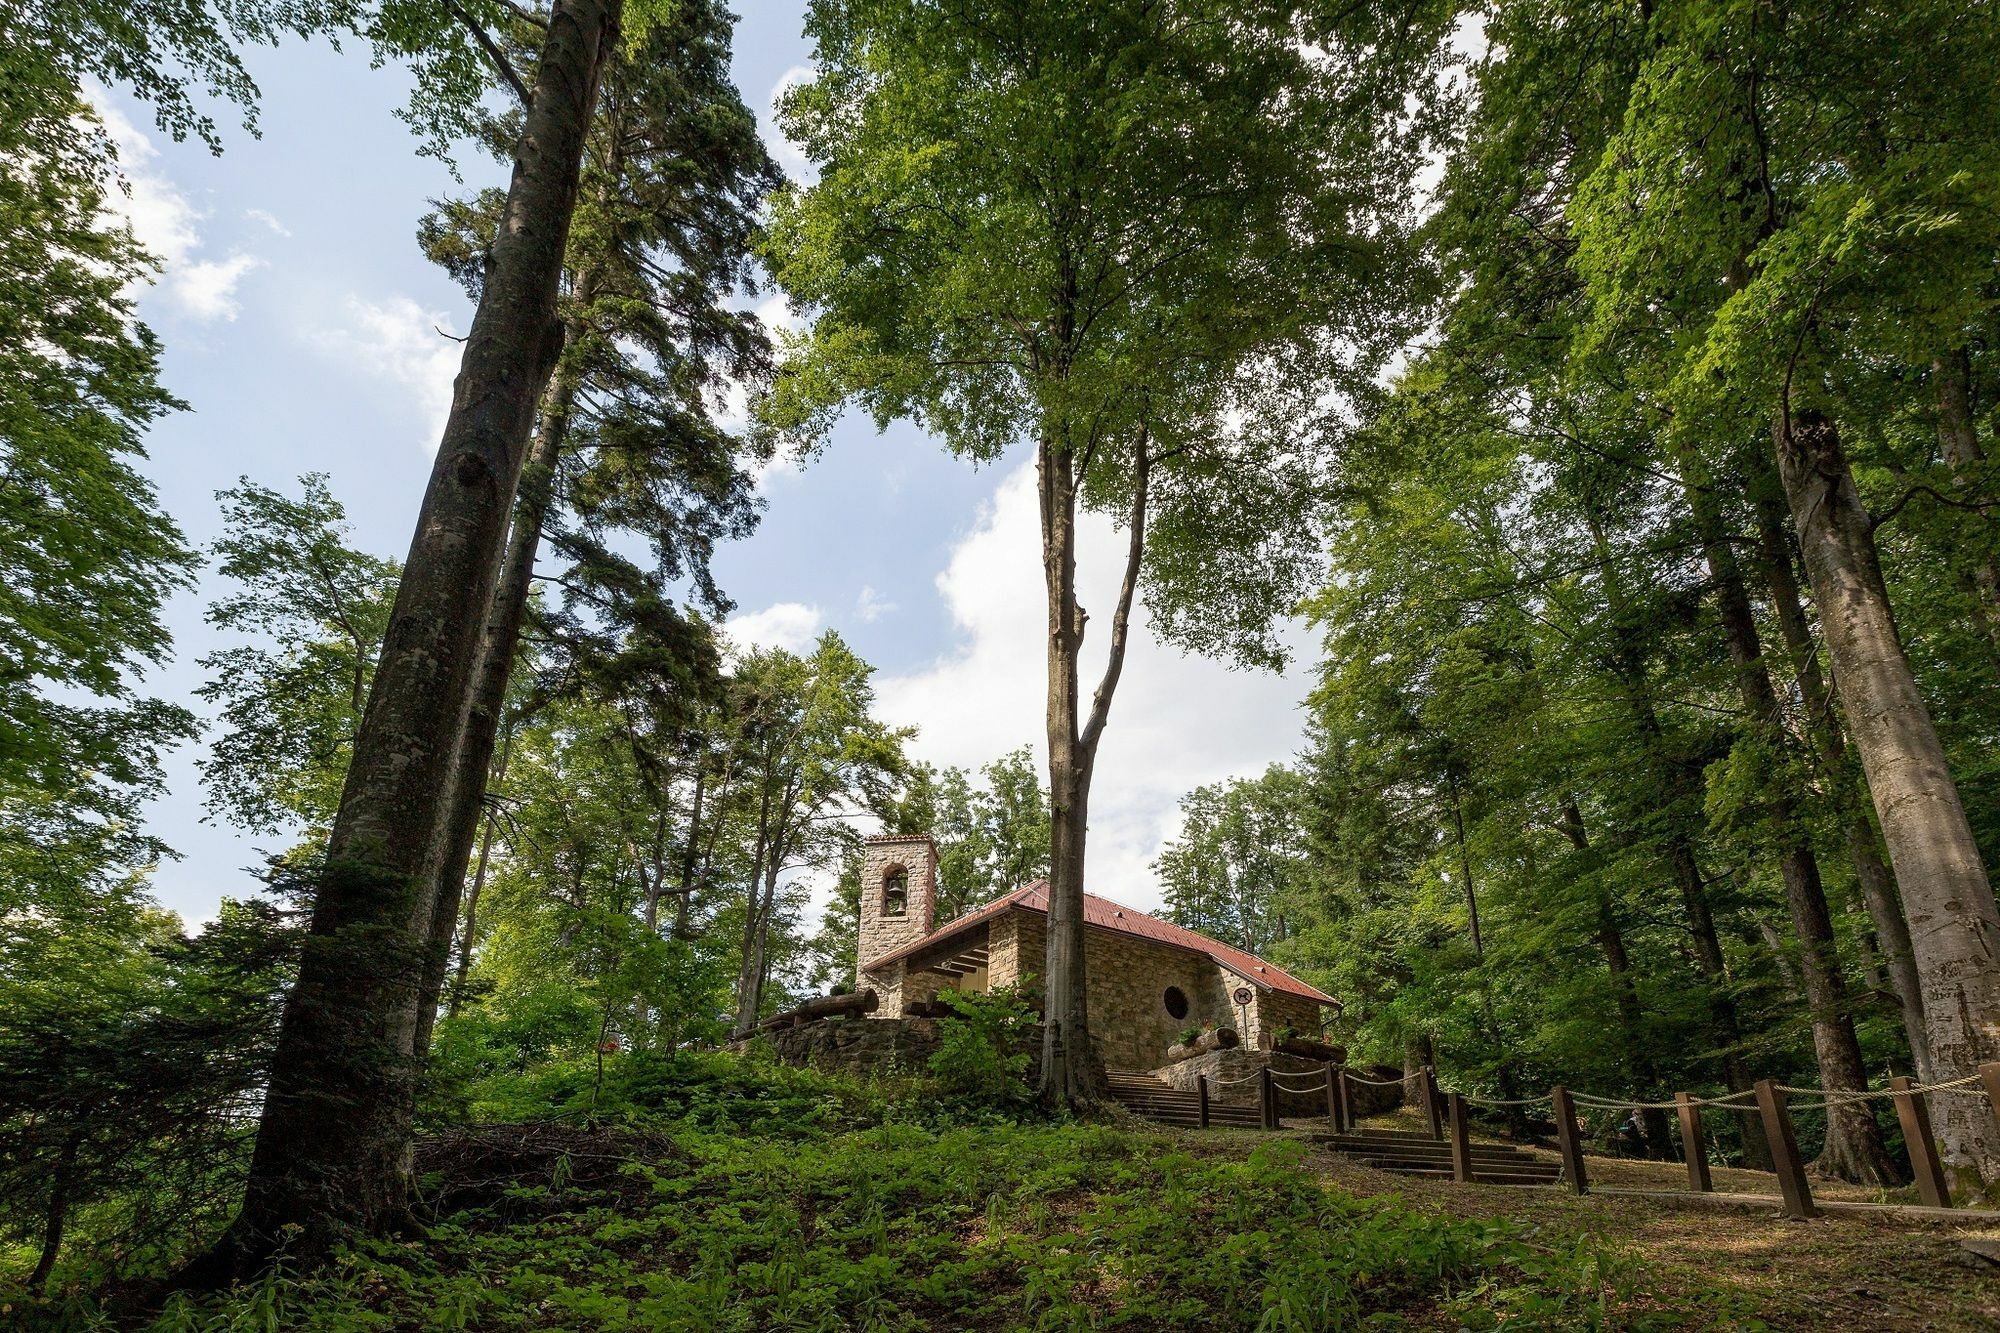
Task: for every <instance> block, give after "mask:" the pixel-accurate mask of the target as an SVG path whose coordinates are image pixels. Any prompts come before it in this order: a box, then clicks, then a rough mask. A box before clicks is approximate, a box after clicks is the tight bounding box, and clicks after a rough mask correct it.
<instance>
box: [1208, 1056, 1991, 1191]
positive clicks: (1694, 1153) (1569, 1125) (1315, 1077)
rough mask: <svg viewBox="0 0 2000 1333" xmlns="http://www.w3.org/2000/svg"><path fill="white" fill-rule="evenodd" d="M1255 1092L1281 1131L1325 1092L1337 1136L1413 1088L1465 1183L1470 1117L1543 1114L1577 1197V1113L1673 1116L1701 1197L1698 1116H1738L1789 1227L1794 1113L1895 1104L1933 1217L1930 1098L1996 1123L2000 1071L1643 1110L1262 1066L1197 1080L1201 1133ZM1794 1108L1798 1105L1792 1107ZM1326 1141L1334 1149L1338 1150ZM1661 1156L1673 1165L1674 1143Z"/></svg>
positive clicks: (1936, 1179) (1564, 1092)
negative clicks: (1376, 1095)
mask: <svg viewBox="0 0 2000 1333" xmlns="http://www.w3.org/2000/svg"><path fill="white" fill-rule="evenodd" d="M1517 1081H1518V1080H1517ZM1251 1082H1256V1083H1258V1084H1259V1085H1260V1092H1259V1096H1258V1102H1259V1105H1260V1107H1261V1116H1262V1120H1263V1124H1264V1128H1266V1129H1277V1128H1278V1127H1279V1116H1280V1111H1279V1100H1278V1095H1277V1094H1279V1093H1281V1092H1282V1093H1286V1094H1289V1095H1292V1096H1299V1095H1311V1094H1318V1093H1322V1092H1323V1093H1324V1094H1325V1096H1326V1119H1327V1121H1328V1124H1329V1126H1330V1127H1331V1128H1332V1129H1333V1130H1334V1131H1335V1132H1336V1134H1344V1133H1351V1132H1359V1131H1358V1128H1357V1126H1358V1120H1359V1118H1360V1117H1359V1112H1358V1110H1357V1108H1355V1107H1354V1106H1353V1105H1352V1104H1351V1102H1350V1100H1349V1091H1350V1089H1355V1088H1396V1089H1398V1090H1399V1091H1404V1092H1406V1091H1407V1090H1408V1089H1409V1087H1410V1085H1412V1084H1415V1086H1416V1093H1417V1096H1418V1100H1419V1102H1420V1105H1421V1108H1422V1110H1423V1113H1424V1117H1425V1119H1426V1120H1427V1121H1428V1124H1429V1136H1430V1137H1431V1138H1432V1139H1439V1140H1448V1141H1449V1142H1450V1144H1451V1148H1452V1153H1451V1156H1452V1174H1453V1178H1454V1179H1456V1180H1462V1181H1471V1180H1474V1179H1477V1176H1476V1168H1475V1165H1474V1162H1475V1159H1474V1158H1473V1156H1472V1150H1471V1147H1470V1142H1469V1138H1468V1132H1467V1131H1468V1122H1469V1120H1470V1115H1469V1112H1470V1108H1472V1107H1480V1108H1483V1109H1493V1110H1499V1109H1508V1108H1527V1107H1542V1108H1548V1109H1547V1114H1548V1115H1549V1117H1550V1119H1552V1120H1553V1121H1554V1124H1555V1134H1556V1139H1557V1144H1558V1147H1559V1149H1560V1151H1561V1159H1562V1161H1561V1167H1560V1170H1559V1172H1558V1175H1557V1179H1558V1181H1559V1182H1560V1183H1563V1184H1565V1185H1567V1186H1568V1187H1569V1188H1570V1189H1571V1190H1573V1191H1574V1192H1576V1193H1578V1194H1583V1193H1587V1192H1588V1191H1589V1188H1590V1185H1589V1180H1588V1171H1587V1168H1586V1165H1585V1154H1584V1142H1585V1136H1586V1134H1587V1133H1588V1130H1587V1126H1586V1121H1585V1117H1584V1116H1583V1115H1582V1114H1580V1112H1583V1111H1592V1112H1598V1111H1617V1112H1637V1111H1671V1112H1674V1113H1675V1114H1676V1116H1677V1117H1678V1119H1679V1122H1680V1140H1681V1143H1682V1145H1683V1146H1684V1149H1685V1152H1684V1154H1683V1155H1684V1158H1685V1161H1686V1165H1687V1173H1688V1188H1689V1189H1691V1190H1694V1191H1697V1192H1700V1193H1712V1192H1713V1191H1714V1186H1713V1184H1712V1183H1711V1181H1710V1173H1709V1162H1708V1150H1707V1148H1706V1147H1705V1142H1706V1138H1705V1135H1704V1133H1703V1131H1702V1125H1701V1113H1702V1112H1703V1111H1704V1110H1707V1109H1711V1108H1712V1109H1715V1110H1720V1111H1730V1112H1734V1113H1736V1114H1738V1115H1754V1116H1757V1117H1758V1119H1759V1120H1760V1121H1761V1123H1762V1128H1763V1139H1764V1143H1765V1147H1766V1149H1767V1150H1768V1151H1769V1153H1770V1163H1771V1167H1770V1169H1771V1170H1772V1171H1773V1172H1774V1173H1775V1175H1776V1176H1777V1181H1778V1186H1779V1190H1780V1193H1781V1194H1782V1195H1783V1209H1784V1211H1785V1212H1786V1213H1787V1214H1789V1215H1791V1216H1794V1217H1814V1216H1817V1215H1818V1208H1817V1206H1816V1205H1815V1204H1814V1202H1813V1199H1812V1191H1811V1186H1810V1184H1809V1182H1808V1180H1807V1176H1806V1165H1805V1162H1804V1160H1803V1158H1802V1155H1801V1153H1800V1151H1799V1144H1798V1140H1797V1136H1796V1134H1795V1132H1794V1129H1793V1125H1792V1116H1793V1114H1794V1113H1795V1112H1810V1111H1822V1112H1831V1111H1835V1110H1838V1109H1840V1108H1842V1107H1846V1106H1857V1105H1861V1104H1863V1103H1868V1102H1877V1101H1892V1102H1893V1103H1894V1104H1895V1111H1896V1116H1897V1119H1898V1121H1899V1122H1900V1123H1901V1128H1902V1131H1903V1139H1904V1142H1905V1143H1906V1144H1907V1145H1908V1149H1909V1154H1910V1162H1911V1167H1912V1171H1913V1174H1914V1175H1915V1177H1916V1187H1917V1193H1918V1195H1919V1197H1920V1198H1921V1199H1922V1201H1923V1203H1924V1204H1925V1205H1927V1206H1930V1207H1936V1208H1949V1207H1951V1197H1950V1191H1949V1189H1948V1187H1947V1183H1946V1180H1945V1176H1944V1171H1943V1165H1942V1162H1941V1160H1940V1158H1939V1156H1938V1152H1937V1146H1936V1143H1935V1141H1934V1139H1933V1135H1932V1130H1931V1125H1930V1122H1929V1119H1928V1117H1927V1116H1926V1115H1925V1104H1924V1102H1923V1098H1924V1097H1926V1096H1929V1095H1945V1096H1967V1097H1982V1098H1987V1099H1989V1100H1991V1101H1992V1103H1993V1105H1994V1109H1995V1113H1996V1115H2000V1064H1988V1065H1983V1066H1981V1067H1980V1070H1979V1072H1977V1073H1974V1074H1967V1075H1964V1076H1962V1077H1959V1078H1952V1079H1940V1080H1937V1081H1935V1082H1931V1083H1921V1084H1920V1083H1913V1082H1911V1081H1910V1080H1909V1079H1907V1078H1903V1077H1900V1076H1899V1077H1895V1078H1891V1079H1890V1080H1889V1086H1888V1087H1887V1088H1814V1087H1798V1086H1794V1085H1792V1084H1788V1083H1779V1082H1777V1081H1776V1080H1775V1079H1765V1080H1762V1081H1760V1082H1759V1083H1758V1084H1757V1086H1756V1087H1755V1088H1753V1089H1747V1090H1744V1091H1739V1092H1726V1093H1721V1094H1718V1095H1716V1096H1712V1097H1696V1096H1692V1095H1690V1094H1688V1093H1686V1092H1677V1093H1675V1094H1674V1097H1673V1100H1671V1101H1643V1100H1637V1099H1634V1098H1630V1097H1600V1096H1598V1095H1596V1094H1595V1093H1589V1092H1576V1091H1573V1090H1570V1089H1566V1088H1563V1087H1560V1086H1558V1087H1556V1088H1554V1089H1552V1090H1550V1091H1549V1092H1548V1093H1546V1094H1542V1095H1539V1096H1531V1097H1480V1096H1473V1095H1470V1094H1467V1093H1461V1092H1454V1091H1452V1090H1450V1089H1448V1088H1445V1087H1443V1086H1441V1085H1440V1084H1439V1083H1438V1081H1437V1074H1436V1071H1435V1070H1433V1069H1432V1068H1431V1067H1429V1066H1424V1067H1423V1068H1420V1069H1415V1070H1410V1071H1407V1072H1405V1073H1404V1074H1403V1075H1402V1077H1400V1078H1394V1079H1379V1078H1370V1077H1368V1076H1367V1075H1365V1074H1359V1073H1356V1072H1355V1071H1354V1070H1352V1069H1349V1068H1348V1067H1346V1066H1345V1065H1344V1064H1340V1063H1332V1062H1330V1063H1327V1064H1325V1065H1324V1066H1322V1067H1321V1068H1320V1069H1319V1070H1317V1071H1308V1070H1299V1069H1290V1070H1279V1069H1273V1068H1271V1067H1270V1065H1268V1064H1265V1065H1262V1066H1260V1067H1257V1068H1253V1069H1250V1070H1248V1071H1247V1072H1245V1073H1244V1074H1243V1075H1242V1076H1240V1077H1237V1078H1213V1077H1207V1078H1203V1079H1201V1080H1199V1088H1200V1108H1201V1110H1200V1123H1201V1124H1202V1125H1203V1126H1204V1127H1206V1126H1207V1125H1208V1123H1209V1118H1208V1094H1209V1090H1210V1089H1211V1088H1226V1087H1234V1086H1239V1085H1241V1084H1245V1083H1251ZM1795 1098H1796V1099H1799V1100H1793V1099H1795ZM1315 1118H1316V1117H1315ZM1620 1133H1621V1135H1623V1134H1624V1133H1625V1131H1624V1130H1623V1129H1622V1128H1621V1131H1620ZM1643 1135H1644V1137H1645V1138H1646V1139H1648V1140H1651V1139H1653V1138H1654V1134H1653V1131H1652V1130H1651V1129H1650V1128H1648V1129H1646V1130H1644V1131H1643ZM1332 1141H1333V1142H1336V1143H1338V1142H1340V1141H1341V1140H1339V1139H1335V1140H1332ZM1654 1146H1655V1147H1657V1146H1658V1145H1657V1144H1655V1145H1654ZM1666 1155H1667V1156H1668V1157H1671V1156H1672V1147H1671V1144H1670V1143H1669V1144H1668V1145H1667V1148H1666Z"/></svg>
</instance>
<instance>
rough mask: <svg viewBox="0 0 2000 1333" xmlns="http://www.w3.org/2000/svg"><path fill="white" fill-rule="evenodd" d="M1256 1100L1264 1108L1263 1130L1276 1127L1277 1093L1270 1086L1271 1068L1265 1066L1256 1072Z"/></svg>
mask: <svg viewBox="0 0 2000 1333" xmlns="http://www.w3.org/2000/svg"><path fill="white" fill-rule="evenodd" d="M1257 1093H1258V1096H1257V1100H1258V1101H1259V1102H1261V1103H1262V1104H1263V1107H1264V1128H1265V1129H1276V1128H1277V1127H1278V1093H1277V1090H1276V1089H1274V1088H1273V1087H1272V1086H1271V1066H1269V1065H1265V1066H1263V1067H1262V1068H1261V1069H1259V1070H1258V1071H1257Z"/></svg>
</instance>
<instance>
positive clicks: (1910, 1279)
mask: <svg viewBox="0 0 2000 1333" xmlns="http://www.w3.org/2000/svg"><path fill="white" fill-rule="evenodd" d="M1367 1125H1368V1126H1369V1127H1373V1128H1379V1129H1389V1128H1393V1129H1404V1130H1410V1129H1415V1128H1417V1127H1418V1126H1417V1124H1416V1117H1415V1116H1414V1115H1405V1116H1400V1117H1398V1116H1385V1117H1378V1118H1376V1119H1375V1120H1372V1121H1369V1122H1367ZM1297 1132H1299V1133H1309V1132H1310V1131H1309V1130H1307V1129H1303V1128H1302V1129H1301V1130H1300V1131H1297ZM1184 1137H1187V1138H1190V1139H1192V1140H1194V1141H1195V1142H1196V1143H1201V1144H1203V1145H1205V1147H1204V1148H1202V1149H1197V1150H1205V1151H1209V1152H1227V1153H1241V1152H1247V1151H1251V1150H1253V1149H1254V1147H1255V1145H1256V1144H1257V1143H1258V1142H1260V1141H1262V1140H1263V1139H1264V1138H1265V1137H1267V1136H1265V1135H1262V1134H1260V1133H1259V1132H1257V1131H1254V1130H1237V1131H1215V1130H1210V1131H1207V1132H1205V1133H1203V1134H1201V1135H1187V1136H1184ZM1476 1137H1477V1136H1476ZM1486 1141H1488V1142H1495V1143H1498V1142H1503V1140H1500V1139H1487V1140H1486ZM1525 1151H1528V1152H1530V1153H1532V1154H1534V1155H1537V1156H1540V1157H1543V1158H1546V1159H1548V1160H1554V1158H1555V1154H1554V1153H1553V1152H1550V1151H1547V1150H1543V1149H1535V1148H1529V1149H1526V1150H1525ZM1306 1161H1307V1164H1308V1166H1309V1167H1310V1168H1311V1169H1312V1170H1314V1171H1315V1172H1316V1173H1318V1174H1319V1175H1320V1177H1321V1178H1322V1179H1323V1180H1324V1181H1325V1182H1326V1183H1328V1184H1330V1185H1334V1186H1337V1187H1338V1188H1340V1189H1343V1190H1346V1191H1348V1192H1350V1193H1352V1194H1355V1195H1359V1196H1362V1197H1367V1198H1393V1199H1397V1200H1399V1201H1401V1202H1402V1203H1404V1204H1407V1205H1409V1206H1411V1207H1413V1208H1416V1209H1417V1210H1419V1211H1421V1212H1427V1213H1432V1214H1434V1215H1440V1216H1448V1217H1455V1218H1467V1219H1478V1220H1482V1221H1491V1220H1500V1221H1511V1222H1514V1223H1524V1224H1526V1225H1528V1226H1530V1227H1531V1228H1534V1229H1536V1230H1537V1231H1542V1232H1546V1233H1548V1234H1549V1235H1551V1236H1558V1237H1571V1236H1588V1237H1590V1238H1591V1239H1592V1240H1594V1241H1596V1242H1597V1243H1598V1244H1600V1245H1601V1246H1604V1247H1606V1248H1607V1250H1608V1251H1609V1252H1610V1253H1611V1254H1613V1255H1614V1256H1617V1257H1618V1258H1620V1259H1622V1260H1625V1261H1627V1262H1629V1264H1630V1265H1631V1267H1632V1270H1633V1271H1634V1272H1635V1273H1636V1274H1637V1275H1638V1277H1637V1279H1636V1282H1635V1286H1636V1289H1637V1292H1638V1293H1639V1294H1638V1295H1637V1296H1636V1297H1635V1299H1634V1300H1633V1301H1632V1303H1631V1304H1630V1305H1629V1306H1628V1309H1627V1316H1628V1317H1631V1316H1635V1315H1637V1314H1638V1312H1639V1311H1640V1310H1642V1309H1644V1308H1645V1307H1647V1306H1648V1305H1651V1306H1653V1307H1654V1308H1655V1309H1657V1310H1658V1311H1660V1312H1661V1313H1666V1312H1670V1311H1680V1312H1683V1313H1693V1312H1694V1311H1695V1310H1697V1309H1699V1310H1700V1311H1703V1312H1706V1313H1707V1316H1708V1317H1709V1318H1711V1319H1712V1320H1713V1323H1714V1325H1715V1326H1718V1327H1745V1326H1747V1327H1755V1326H1757V1324H1758V1323H1759V1322H1761V1323H1762V1324H1764V1325H1767V1326H1769V1327H1771V1328H1774V1329H1785V1330H1791V1329H1844V1330H1869V1331H1871V1333H1872V1331H1873V1330H1877V1329H1881V1330H1916V1329H1940V1330H1972V1329H1983V1330H1991V1329H2000V1266H1996V1265H1995V1264H1993V1263H1991V1262H1990V1261H1988V1260H1986V1259H1983V1258H1980V1257H1979V1256H1977V1255H1975V1254H1974V1253H1972V1252H1971V1251H1970V1250H1968V1249H1967V1248H1966V1247H1965V1246H1964V1245H1962V1244H1961V1243H1960V1242H1962V1241H1965V1240H1973V1241H1986V1242H2000V1223H1993V1222H1987V1221H1981V1222H1977V1223H1972V1224H1963V1223H1958V1222H1938V1221H1922V1222H1919V1221H1912V1220H1907V1219H1898V1218H1895V1217H1893V1216H1881V1215H1873V1214H1860V1215H1857V1214H1851V1213H1840V1214H1832V1213H1829V1214H1825V1215H1822V1216H1821V1217H1819V1218H1816V1219H1814V1220H1812V1221H1796V1220H1792V1219H1788V1218H1785V1217H1783V1216H1781V1215H1779V1213H1778V1211H1777V1210H1776V1208H1775V1207H1773V1208H1767V1209H1756V1208H1751V1207H1741V1206H1727V1207H1725V1206H1718V1205H1714V1204H1704V1203H1699V1202H1693V1201H1685V1200H1672V1199H1654V1198H1643V1197H1637V1196H1634V1195H1629V1194H1588V1195H1584V1196H1582V1197H1578V1196H1576V1195H1572V1194H1570V1193H1568V1192H1566V1191H1563V1190H1559V1189H1554V1188H1520V1187H1508V1186H1500V1185H1458V1184H1454V1183H1452V1182H1450V1181H1445V1180H1435V1179H1424V1178H1414V1177H1410V1176H1404V1175H1396V1174H1393V1173H1390V1172H1386V1171H1377V1170H1375V1169H1373V1168H1370V1167H1364V1166H1360V1165H1357V1164H1355V1163H1353V1162H1350V1161H1348V1160H1346V1159H1345V1158H1343V1157H1340V1156H1338V1155H1336V1154H1333V1153H1329V1152H1326V1151H1324V1150H1319V1151H1315V1152H1313V1153H1312V1154H1311V1155H1310V1156H1309V1157H1308V1158H1307V1159H1306ZM1588 1170H1589V1172H1590V1175H1591V1182H1592V1184H1593V1185H1595V1186H1600V1187H1611V1188H1617V1189H1633V1190H1657V1191H1663V1192H1673V1191H1681V1190H1685V1188H1686V1181H1687V1177H1686V1170H1685V1168H1684V1167H1683V1166H1682V1165H1681V1164H1679V1163H1677V1162H1640V1161H1631V1160H1624V1159H1617V1158H1609V1157H1597V1156H1592V1157H1590V1158H1588ZM1711 1175H1712V1178H1713V1183H1714V1185H1715V1189H1716V1191H1717V1192H1718V1193H1729V1194H1743V1195H1766V1196H1770V1195H1775V1194H1776V1185H1775V1183H1774V1181H1773V1179H1772V1177H1771V1176H1770V1175H1768V1174H1766V1173H1763V1172H1756V1171H1742V1170H1736V1169H1732V1168H1727V1167H1716V1168H1713V1169H1712V1171H1711ZM1812 1186H1813V1190H1814V1195H1815V1197H1816V1198H1820V1199H1825V1200H1833V1199H1847V1200H1853V1201H1856V1202H1870V1203H1876V1202H1892V1203H1913V1202H1915V1200H1914V1197H1907V1198H1906V1197H1905V1196H1906V1195H1910V1191H1908V1190H1900V1191H1888V1192H1884V1191H1881V1190H1875V1189H1868V1188H1864V1187H1859V1186H1853V1185H1845V1184H1842V1183H1840V1182H1835V1181H1830V1180H1820V1179H1818V1178H1815V1179H1814V1180H1813V1182H1812ZM1718 1289H1720V1290H1721V1291H1722V1292H1723V1293H1725V1294H1726V1299H1725V1300H1723V1301H1721V1302H1720V1303H1718V1301H1717V1299H1716V1293H1717V1290H1718ZM1700 1322H1701V1319H1700V1318H1699V1317H1698V1318H1697V1320H1696V1326H1699V1324H1700Z"/></svg>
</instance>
